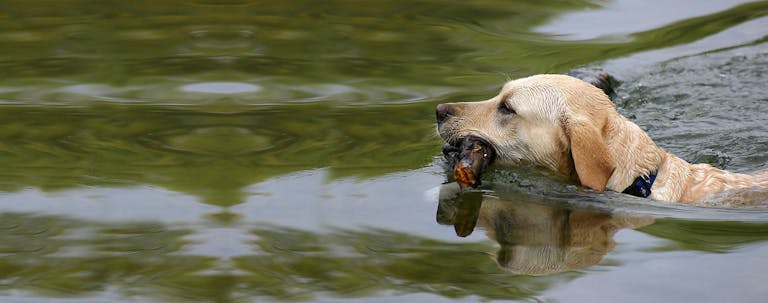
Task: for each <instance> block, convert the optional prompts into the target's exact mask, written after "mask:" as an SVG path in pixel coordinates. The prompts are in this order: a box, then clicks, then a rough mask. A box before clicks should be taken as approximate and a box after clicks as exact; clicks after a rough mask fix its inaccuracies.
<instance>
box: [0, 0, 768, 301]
mask: <svg viewBox="0 0 768 303" xmlns="http://www.w3.org/2000/svg"><path fill="white" fill-rule="evenodd" d="M2 6H3V7H2V10H1V11H0V102H2V103H3V105H2V107H0V191H5V192H18V191H22V190H24V189H26V188H29V187H34V188H39V189H42V190H44V191H56V190H63V189H78V188H81V187H84V186H94V187H118V186H134V185H144V184H149V185H156V186H161V187H164V188H167V189H170V190H172V191H178V192H184V193H189V194H191V195H194V196H196V197H198V198H199V199H200V200H201V201H202V202H204V203H208V204H212V205H217V206H231V205H235V204H239V203H242V202H244V200H245V199H246V198H248V196H249V195H250V193H248V192H247V191H246V189H245V188H246V187H248V186H250V185H252V184H255V183H259V182H263V181H267V180H269V179H271V178H274V177H277V176H281V175H286V174H289V173H293V172H297V171H303V170H309V169H317V168H327V169H328V171H329V172H330V173H329V176H330V178H342V177H349V176H353V177H357V178H368V177H373V176H380V175H382V174H387V173H392V172H403V171H409V170H412V169H416V168H419V167H422V166H425V165H429V164H430V163H431V162H432V160H433V157H434V156H436V155H437V154H438V153H439V151H438V150H439V146H440V141H439V140H438V139H437V138H436V137H435V135H434V130H433V128H434V125H433V123H434V122H433V108H434V105H435V104H436V103H439V102H443V101H463V100H476V99H481V98H487V97H488V96H490V95H491V94H493V93H495V90H496V89H497V88H498V87H499V86H500V84H501V82H502V81H504V80H505V79H506V78H507V77H518V76H524V75H527V74H531V73H542V72H565V71H568V70H569V69H571V68H573V67H576V66H579V65H583V64H590V63H594V62H597V61H601V60H606V59H609V58H613V57H620V56H624V55H627V54H633V53H637V52H639V51H643V50H649V49H657V48H663V47H668V46H673V45H680V44H685V43H690V42H692V41H695V40H697V39H701V38H704V37H707V36H710V35H712V34H714V33H717V32H720V31H722V30H725V29H728V28H730V27H733V26H735V25H738V24H741V23H743V22H746V21H749V20H754V19H756V18H759V17H762V16H765V15H766V13H768V2H766V1H762V2H755V3H750V4H744V5H739V6H736V7H733V8H731V9H728V10H725V11H722V12H719V13H715V14H712V15H708V16H701V17H696V18H691V19H687V20H680V21H678V22H675V23H672V24H669V25H665V26H662V27H659V28H656V29H652V30H648V31H644V32H639V33H632V34H629V35H628V36H627V37H620V39H616V40H613V39H610V38H603V39H596V40H591V41H560V40H558V39H557V38H558V37H556V36H547V35H544V34H539V33H534V32H532V31H531V29H532V28H534V27H535V26H537V25H541V24H545V23H547V21H548V20H552V19H554V18H557V17H558V16H559V15H560V14H563V13H566V12H571V11H578V10H583V9H585V8H594V7H596V6H598V4H595V3H594V2H591V1H546V2H541V1H516V2H514V3H509V2H508V1H493V0H489V1H473V2H467V3H452V4H447V3H446V2H444V1H379V2H372V1H363V2H361V1H319V2H318V1H314V2H305V1H277V2H276V1H272V2H250V1H132V2H117V1H85V0H81V1H58V0H57V1H34V2H30V1H5V2H4V3H3V5H2ZM762 41H764V40H762ZM222 83H223V84H222ZM225 84H226V85H225ZM227 85H229V86H227ZM233 86H236V87H238V88H241V89H242V88H247V89H245V90H243V91H239V92H237V91H229V92H227V91H223V89H222V87H230V88H231V87H233ZM297 187H300V185H297ZM267 190H268V189H267ZM171 198H173V197H171ZM14 202H15V201H14ZM22 202H23V201H19V203H22ZM181 211H184V210H183V209H182V210H181ZM217 216H218V217H217ZM212 217H214V218H213V219H215V220H219V221H220V222H224V223H231V224H235V223H232V222H234V221H236V218H237V215H232V216H231V217H228V216H227V215H222V214H219V215H213V216H212ZM701 227H702V226H700V225H696V224H688V223H686V222H685V221H682V222H677V221H672V222H667V221H662V222H661V223H659V224H657V225H652V226H649V227H646V228H645V229H644V231H645V232H647V233H649V234H653V235H657V236H659V237H666V238H670V239H673V240H675V241H677V242H676V243H682V244H680V245H679V246H680V247H674V248H672V249H698V250H703V251H717V252H723V251H725V252H727V251H729V250H730V249H733V248H735V247H738V246H739V245H741V244H743V243H748V242H753V241H762V240H764V239H765V237H764V236H762V234H764V231H765V228H764V226H762V225H754V226H752V225H749V226H739V227H737V228H736V230H735V231H734V232H733V233H731V232H725V233H723V232H712V233H707V232H702V233H701V234H700V236H699V235H698V234H697V235H696V237H695V238H696V240H695V241H693V242H695V243H693V244H689V243H687V242H686V241H691V239H692V237H691V236H690V235H689V232H690V231H691V230H699V229H700V228H701ZM703 227H705V228H706V227H710V228H713V229H726V230H727V229H728V228H727V227H726V226H719V225H717V224H715V225H713V226H710V225H707V224H703ZM209 228H210V226H197V225H194V224H193V223H190V224H189V226H185V225H184V224H180V225H178V226H177V225H165V224H160V223H155V222H134V223H120V222H90V221H84V220H78V219H72V218H68V217H59V216H40V215H37V214H16V213H1V214H0V290H2V291H8V292H11V293H12V292H15V291H24V292H29V293H32V294H34V295H42V296H50V297H67V296H88V295H92V294H95V293H103V292H111V291H114V292H117V293H118V295H120V296H122V297H126V298H142V297H150V298H152V299H160V300H168V301H176V302H188V301H214V302H232V301H252V298H253V297H265V298H269V299H273V300H285V301H300V300H311V299H313V298H315V297H316V296H318V295H319V294H330V296H333V297H365V296H372V295H376V294H380V293H383V292H387V291H393V292H395V293H398V294H401V293H402V294H408V293H431V294H437V295H440V296H444V297H448V298H462V297H468V296H475V297H481V298H487V299H524V298H529V297H531V296H535V295H537V294H539V293H540V292H542V291H543V290H545V289H547V288H550V287H552V286H553V285H557V284H558V283H559V282H562V281H567V280H570V279H572V278H574V277H576V276H578V275H580V274H581V273H568V274H564V275H556V276H548V277H539V278H532V277H524V276H513V275H510V274H508V273H506V272H504V271H502V270H501V269H499V268H498V267H497V266H496V265H495V263H493V261H491V257H490V256H488V254H487V253H486V252H489V251H494V250H495V249H494V248H493V247H491V245H490V244H488V243H486V242H482V243H469V244H456V243H449V242H443V241H437V240H433V239H429V238H426V237H420V236H414V235H409V234H402V233H397V232H392V231H383V230H375V229H362V230H335V231H331V232H329V233H322V232H315V231H306V230H294V229H286V228H282V227H269V226H267V227H264V226H254V227H242V228H241V229H245V230H248V231H249V232H248V235H249V237H251V238H252V239H251V241H250V242H248V245H249V247H250V248H251V250H252V252H251V253H252V254H250V255H243V256H236V257H234V258H232V259H227V258H219V257H213V256H205V255H196V254H194V253H190V252H189V250H190V247H191V246H194V245H195V244H196V243H194V241H193V240H191V239H190V238H193V237H192V235H194V234H195V233H197V232H205V231H208V230H209ZM670 229H671V231H670ZM743 230H746V231H747V234H741V237H737V238H736V239H735V240H727V239H730V238H729V237H731V236H732V235H733V234H734V233H739V232H741V231H743ZM749 231H754V232H755V233H760V235H751V234H748V232H749ZM702 243H703V244H702ZM707 243H710V244H707ZM712 243H714V244H712ZM361 277H362V278H361Z"/></svg>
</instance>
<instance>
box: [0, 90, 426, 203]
mask: <svg viewBox="0 0 768 303" xmlns="http://www.w3.org/2000/svg"><path fill="white" fill-rule="evenodd" d="M425 107H427V108H429V109H427V108H425ZM430 110H431V106H428V105H427V106H424V105H419V104H413V105H401V106H390V107H379V106H376V107H367V108H358V107H351V108H331V107H328V106H323V105H311V104H310V105H295V106H286V107H263V108H252V109H251V110H250V111H247V112H238V113H218V114H217V113H210V112H199V111H194V110H170V109H164V108H155V107H151V106H106V105H105V106H96V107H89V108H87V109H78V108H42V107H41V108H31V109H30V108H29V107H10V106H6V107H5V110H4V111H2V112H0V142H2V143H0V155H2V157H0V170H1V171H2V172H3V173H2V174H0V186H1V187H0V188H1V189H2V190H4V191H17V190H20V189H23V188H26V187H29V186H33V187H37V188H41V189H44V190H57V189H64V188H70V187H77V186H83V185H90V186H113V185H130V184H155V185H160V186H163V187H165V188H168V189H172V190H175V191H180V192H185V193H190V194H193V195H196V196H199V197H201V198H202V200H203V201H204V202H206V203H211V204H216V205H222V206H226V205H233V204H237V203H240V202H242V201H243V199H244V197H245V196H246V195H247V193H245V192H243V191H242V190H243V188H244V187H246V186H248V185H250V184H253V183H258V182H260V181H264V180H266V179H268V178H271V177H274V176H278V175H282V174H287V173H290V172H295V171H300V170H307V169H316V168H323V167H330V168H331V170H330V172H331V178H338V177H343V176H350V175H353V176H361V177H362V176H371V175H378V174H383V173H387V172H393V171H398V170H404V169H410V168H415V167H420V166H423V165H425V164H427V163H429V162H430V161H431V157H432V156H431V154H433V151H434V149H435V146H439V142H437V138H436V136H435V135H434V134H433V133H434V131H433V129H432V128H431V115H429V114H427V113H429V111H430ZM425 116H426V117H425ZM388 117H398V118H399V119H403V121H402V122H401V123H397V124H393V123H391V122H389V121H388V120H387V119H386V118H388Z"/></svg>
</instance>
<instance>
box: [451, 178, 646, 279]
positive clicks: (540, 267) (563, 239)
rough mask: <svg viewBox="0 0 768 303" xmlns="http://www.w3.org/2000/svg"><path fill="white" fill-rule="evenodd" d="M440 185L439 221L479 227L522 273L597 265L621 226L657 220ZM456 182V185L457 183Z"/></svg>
mask: <svg viewBox="0 0 768 303" xmlns="http://www.w3.org/2000/svg"><path fill="white" fill-rule="evenodd" d="M452 185H455V184H446V185H444V186H443V187H442V188H441V192H440V201H439V205H438V208H437V221H438V223H440V224H446V225H453V226H454V228H455V230H456V235H458V236H460V237H466V236H468V235H469V234H471V233H472V231H473V230H474V229H475V227H479V228H482V229H484V230H485V232H486V235H487V236H488V238H490V239H492V240H494V241H496V242H498V243H499V245H500V248H499V250H498V252H497V253H496V261H497V262H498V263H499V265H501V266H502V267H504V268H506V269H508V270H510V271H512V272H513V273H517V274H524V275H535V276H539V275H548V274H554V273H559V272H564V271H568V270H572V269H580V268H586V267H589V266H592V265H595V264H597V263H599V262H600V260H602V258H603V256H605V254H607V253H608V252H609V251H611V249H613V247H614V245H615V242H614V240H613V235H614V234H615V233H616V232H617V231H618V230H620V229H622V228H638V227H642V226H645V225H648V224H651V223H653V218H651V217H629V216H615V215H611V214H608V213H599V212H593V211H589V210H579V209H567V208H561V207H557V206H554V205H547V204H545V203H536V202H533V201H525V200H526V197H524V195H523V198H521V200H520V201H510V200H500V199H498V198H495V197H491V196H488V195H483V194H482V193H480V192H471V191H470V192H464V193H457V191H458V190H457V189H456V188H454V186H452ZM456 187H457V186H456Z"/></svg>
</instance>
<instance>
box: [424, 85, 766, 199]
mask: <svg viewBox="0 0 768 303" xmlns="http://www.w3.org/2000/svg"><path fill="white" fill-rule="evenodd" d="M435 111H436V117H437V132H438V134H439V136H440V137H441V138H442V139H443V140H444V141H445V142H446V144H447V145H449V146H457V145H459V144H461V140H462V138H466V137H468V136H474V137H479V138H481V139H482V140H484V141H487V143H488V145H490V146H491V148H492V149H493V151H494V152H495V159H494V163H496V164H502V165H518V164H521V163H529V164H533V165H535V166H540V167H543V168H545V169H549V170H552V171H555V172H558V173H559V174H562V175H565V176H568V177H571V178H573V179H574V180H578V182H579V183H580V184H581V185H583V186H585V187H588V188H590V189H593V190H597V191H604V190H611V191H616V192H622V193H627V194H631V195H634V196H638V197H643V198H650V199H653V200H659V201H668V202H681V203H687V204H698V203H700V202H701V201H703V200H705V199H707V197H708V196H711V195H714V194H717V193H722V192H725V191H730V190H737V189H748V188H766V187H768V170H763V171H759V172H756V173H753V174H741V173H733V172H728V171H725V170H721V169H718V168H715V167H713V166H711V165H709V164H690V163H688V162H686V161H685V160H683V159H681V158H679V157H677V156H675V155H673V154H670V153H668V152H666V151H665V150H664V149H662V148H660V147H658V146H656V144H655V143H654V141H653V140H652V139H651V138H650V137H649V136H648V134H646V133H645V131H643V130H642V129H641V128H640V127H639V126H637V125H636V124H635V123H633V122H631V121H629V120H627V118H625V117H624V116H622V115H621V114H619V113H618V111H616V107H615V105H614V104H613V102H611V100H610V99H609V97H608V95H606V93H605V91H604V90H601V89H600V88H598V87H597V86H596V85H592V84H590V83H587V82H586V81H582V80H580V79H578V78H575V77H572V76H568V75H555V74H543V75H534V76H530V77H527V78H521V79H517V80H512V81H509V82H507V83H506V84H504V86H503V87H502V89H501V91H500V93H499V94H498V95H496V96H495V97H493V98H491V99H488V100H485V101H479V102H459V103H444V104H439V105H437V108H436V110H435Z"/></svg>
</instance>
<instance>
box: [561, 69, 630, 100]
mask: <svg viewBox="0 0 768 303" xmlns="http://www.w3.org/2000/svg"><path fill="white" fill-rule="evenodd" d="M568 75H569V76H572V77H576V78H579V79H581V80H582V81H584V82H587V83H589V84H592V85H594V86H595V87H597V88H599V89H602V90H603V92H604V93H605V94H606V95H608V97H613V95H614V93H615V91H614V88H616V87H618V86H619V84H620V82H619V81H618V80H616V78H614V77H613V76H611V75H609V74H608V73H606V72H603V71H602V70H594V69H574V70H572V71H570V72H568Z"/></svg>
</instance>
